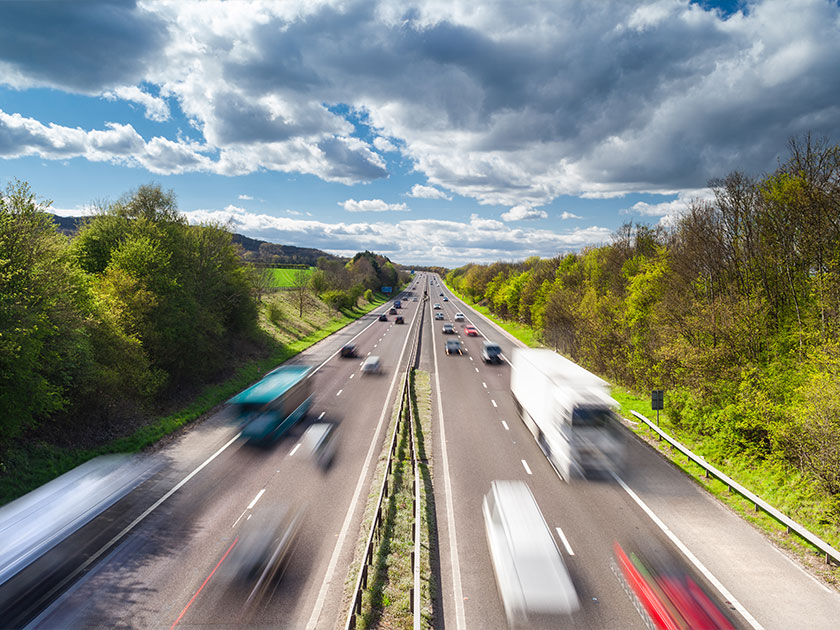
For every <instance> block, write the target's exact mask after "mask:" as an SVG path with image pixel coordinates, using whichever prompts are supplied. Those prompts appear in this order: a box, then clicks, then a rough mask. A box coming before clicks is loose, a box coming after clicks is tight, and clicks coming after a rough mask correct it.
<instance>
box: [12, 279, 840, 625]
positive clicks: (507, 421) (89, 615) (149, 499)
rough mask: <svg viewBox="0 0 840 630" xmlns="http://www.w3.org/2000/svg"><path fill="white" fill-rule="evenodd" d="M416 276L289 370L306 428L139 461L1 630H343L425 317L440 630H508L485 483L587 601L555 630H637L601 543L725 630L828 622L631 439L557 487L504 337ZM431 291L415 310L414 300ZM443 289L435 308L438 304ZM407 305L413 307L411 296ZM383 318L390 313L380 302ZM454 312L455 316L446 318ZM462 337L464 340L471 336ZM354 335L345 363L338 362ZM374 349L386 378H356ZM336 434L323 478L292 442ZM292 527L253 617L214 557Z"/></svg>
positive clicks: (206, 442)
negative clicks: (278, 570)
mask: <svg viewBox="0 0 840 630" xmlns="http://www.w3.org/2000/svg"><path fill="white" fill-rule="evenodd" d="M423 276H424V277H423V278H422V279H421V278H418V279H417V280H415V285H416V286H415V287H414V288H413V289H411V291H412V294H410V295H408V296H406V298H407V299H404V300H403V309H402V310H401V312H400V314H402V315H403V317H404V318H405V320H406V324H405V325H396V324H394V321H393V320H394V317H393V316H389V317H388V319H389V321H388V322H380V321H378V320H377V315H378V314H379V313H380V312H382V311H383V310H385V309H387V306H386V307H382V308H380V309H378V310H377V311H376V312H374V313H371V314H370V315H368V316H365V317H364V318H362V319H361V320H359V321H357V322H354V323H353V324H351V325H349V326H348V327H346V328H345V329H344V330H342V331H341V332H339V333H337V334H335V335H333V336H331V337H330V338H328V339H326V340H324V341H322V342H320V343H319V344H316V346H313V347H312V348H310V349H309V350H307V351H305V352H304V353H302V354H301V355H299V356H298V357H296V358H295V359H294V360H293V361H292V362H294V363H306V364H309V365H312V366H314V367H317V370H316V372H315V374H314V376H312V378H313V379H314V385H315V387H314V391H315V399H314V403H313V406H312V408H311V410H310V413H309V414H308V416H307V418H306V420H305V421H304V422H302V423H301V424H300V425H299V426H297V427H295V428H294V429H293V430H292V432H291V433H289V434H287V435H286V436H284V437H283V438H281V440H280V441H279V442H278V443H277V444H275V445H274V446H273V447H270V448H255V447H252V446H250V445H248V444H245V443H243V442H242V440H241V439H237V430H236V429H235V428H234V427H233V426H232V425H230V424H229V423H228V422H227V418H226V417H225V413H224V412H220V413H218V414H216V415H214V416H213V417H211V418H209V419H207V420H206V421H204V422H202V423H200V424H197V425H196V426H194V427H192V428H191V429H190V430H189V431H187V432H185V433H184V434H183V435H182V436H181V437H179V438H178V439H177V440H174V441H173V442H172V443H171V444H169V445H168V446H166V447H165V448H162V449H161V450H160V451H159V452H157V453H155V454H153V455H150V456H148V457H149V458H151V459H154V460H155V463H156V464H157V465H158V466H159V469H158V470H157V472H156V473H155V474H153V475H152V476H151V477H150V478H149V479H148V480H146V481H145V482H144V483H142V484H141V485H140V486H138V488H137V489H136V490H134V491H133V492H132V493H131V494H129V495H128V496H127V497H126V498H125V499H123V500H122V501H120V502H119V503H117V504H116V505H114V506H113V507H112V508H110V509H109V510H107V511H106V512H105V513H103V514H102V515H101V516H100V517H99V518H97V519H95V520H94V521H92V522H91V523H89V524H88V525H87V526H85V527H84V528H82V529H81V530H79V531H78V532H77V533H75V534H74V535H73V536H71V537H70V538H69V539H67V540H66V541H65V542H64V543H62V544H61V545H59V546H58V547H56V548H55V549H54V550H53V551H52V552H50V553H48V554H46V555H45V556H44V557H43V558H41V559H40V560H39V561H38V562H36V563H35V564H34V565H32V566H31V567H29V569H27V570H26V571H24V572H22V573H21V574H20V575H19V576H17V578H15V579H14V580H12V581H10V582H9V583H7V584H5V585H3V586H2V587H0V602H3V601H5V602H7V603H8V602H10V601H12V600H15V601H16V604H15V606H12V607H6V608H4V609H3V610H2V613H0V614H2V619H3V622H2V624H0V625H4V626H6V625H7V626H9V627H19V626H23V625H27V624H28V626H29V627H33V628H170V629H171V628H176V627H184V628H187V627H193V628H204V627H225V628H227V627H272V628H327V629H331V628H335V627H343V623H344V620H345V619H346V615H347V609H346V608H347V603H346V602H344V601H343V600H342V596H343V593H344V586H345V582H346V581H347V580H348V579H351V580H352V579H353V578H354V577H355V576H348V571H349V566H350V563H351V560H352V555H353V550H354V548H355V546H356V543H357V540H358V537H359V535H360V522H361V517H362V514H361V512H362V509H363V506H364V502H365V500H366V499H367V496H368V493H369V492H370V484H371V477H372V473H373V468H374V466H375V461H376V457H377V456H378V455H379V452H380V449H381V445H382V442H383V440H384V439H385V428H386V425H387V422H388V419H389V418H390V415H391V410H392V408H393V405H394V402H395V396H396V390H397V380H398V378H399V375H400V374H401V373H402V372H403V371H404V370H405V369H406V365H405V362H406V361H407V358H408V355H409V350H410V348H409V347H408V333H409V330H410V329H411V325H412V322H413V321H414V318H416V317H422V318H424V321H423V324H424V325H423V329H422V330H423V334H422V337H421V347H420V353H419V357H418V360H419V363H420V367H421V369H425V370H428V371H429V372H430V373H431V375H432V381H431V383H432V400H433V414H434V417H433V427H434V428H433V435H432V440H433V462H434V463H433V465H434V492H435V499H436V505H437V517H438V545H439V553H440V592H441V598H442V607H441V610H439V611H438V617H437V622H438V623H437V627H440V628H444V627H445V628H453V629H458V630H460V629H463V628H504V627H507V623H506V619H505V615H504V609H503V607H502V605H501V602H500V599H499V594H498V590H497V588H496V582H495V576H494V573H493V568H492V565H491V563H490V558H489V553H488V549H487V543H486V540H485V533H484V522H483V517H482V512H481V501H482V497H483V496H484V494H485V493H487V491H488V490H489V488H490V483H491V481H493V480H496V479H513V480H521V481H524V482H526V483H527V484H528V485H529V487H530V488H531V490H532V492H533V494H534V497H535V498H536V500H537V502H538V504H539V506H540V509H541V510H542V512H543V515H544V516H545V519H546V521H547V524H548V525H549V528H550V529H551V531H552V534H553V535H554V536H555V540H556V543H557V545H558V548H559V549H560V550H561V553H562V555H563V559H564V561H565V563H566V565H567V567H568V569H569V572H570V574H571V576H572V579H573V581H574V584H575V587H576V589H577V591H578V595H579V598H580V600H581V609H580V610H579V611H578V612H577V613H575V614H574V615H573V616H571V617H569V618H567V619H566V620H565V624H563V625H562V626H561V627H567V628H592V629H596V628H598V629H612V628H616V629H633V628H644V627H645V626H644V624H643V622H642V619H641V617H640V616H639V614H638V612H637V611H636V610H635V609H634V607H633V605H632V603H631V601H630V599H629V598H628V596H627V595H626V593H625V592H624V590H623V589H622V587H621V585H620V583H619V581H618V580H617V579H616V577H615V575H614V574H613V571H612V568H611V558H612V545H613V542H614V541H618V542H620V543H621V544H622V545H623V546H625V548H628V549H631V550H638V551H642V552H644V554H645V555H646V556H647V557H650V558H654V559H657V560H661V561H663V562H665V561H667V562H668V563H670V564H675V565H678V566H681V567H682V568H683V569H684V570H685V571H686V572H687V573H689V574H691V575H692V576H693V578H694V579H695V580H696V581H697V582H698V583H700V584H701V585H702V586H703V587H704V588H705V590H706V591H707V593H709V594H710V596H712V597H713V599H715V601H716V602H717V604H718V606H719V607H720V608H721V609H722V610H724V611H726V612H727V614H728V615H729V616H730V618H731V619H732V621H733V623H734V625H735V627H738V628H766V629H767V630H770V629H776V628H779V629H782V628H784V629H789V628H818V629H821V628H826V629H827V628H836V627H837V619H838V618H840V597H838V595H837V593H835V592H833V591H830V590H828V589H827V588H825V587H824V586H822V585H821V584H819V583H818V582H817V581H816V580H814V579H813V578H811V577H810V576H809V575H807V574H805V572H804V571H802V570H801V569H800V568H799V567H798V566H796V565H795V564H794V563H792V562H791V561H790V560H788V559H787V558H786V557H785V556H784V555H782V554H781V553H780V552H779V551H777V550H776V549H775V548H774V547H772V546H771V545H770V544H769V543H768V542H766V541H765V539H764V538H763V537H762V536H761V535H759V534H758V533H757V532H755V531H754V530H753V529H752V528H751V527H750V526H749V525H747V524H745V523H743V522H742V521H741V520H740V519H738V518H737V517H736V516H734V515H733V514H732V513H730V512H729V511H728V510H726V509H724V508H722V507H721V506H720V505H719V504H718V503H716V502H715V501H714V500H712V499H711V498H710V497H708V495H706V494H705V493H704V492H703V491H702V490H700V489H698V488H697V487H696V485H695V484H694V483H693V482H691V481H690V480H689V479H687V478H686V477H685V476H684V475H683V474H682V473H681V472H679V471H678V470H677V469H675V468H674V467H672V466H671V465H670V464H668V463H667V462H664V461H663V460H662V458H661V457H660V456H659V455H657V454H656V453H655V452H654V451H653V450H651V449H650V448H648V447H647V446H645V445H643V444H641V443H639V442H638V441H636V440H635V439H634V438H632V437H630V435H629V432H628V436H627V452H628V457H627V466H626V469H625V470H624V471H623V472H622V473H621V475H620V476H619V477H618V478H612V477H609V478H602V479H592V480H585V481H579V482H576V483H571V484H567V483H566V482H565V481H563V480H561V479H560V478H559V477H558V475H557V474H556V472H555V471H554V469H553V468H552V466H551V465H550V464H549V463H548V461H547V460H546V459H545V457H544V456H543V454H542V452H541V451H540V449H539V447H538V446H537V444H536V443H535V441H534V439H533V437H532V436H531V434H530V433H529V432H528V430H527V429H526V428H525V426H524V425H523V424H522V422H521V420H520V419H519V417H518V415H517V412H516V409H515V408H514V404H513V400H512V398H511V395H510V387H509V380H510V372H509V370H510V366H509V364H508V363H507V362H503V363H502V364H501V365H485V364H484V363H483V362H482V361H481V358H480V353H481V344H482V342H483V341H484V339H487V338H489V339H492V340H493V341H496V342H497V343H499V345H500V346H501V347H502V349H503V353H504V354H505V355H506V356H507V357H509V356H510V353H511V351H512V349H513V347H514V346H516V345H518V342H516V341H515V340H513V339H512V338H511V337H509V336H508V335H507V334H506V333H504V332H503V331H501V330H500V329H498V328H497V327H496V326H495V325H494V324H492V323H490V322H489V321H487V320H486V319H485V318H484V317H482V316H481V315H480V314H478V313H476V312H474V311H472V309H470V308H468V307H467V306H466V305H465V304H463V303H461V302H460V301H459V300H457V299H456V298H455V297H454V296H453V295H452V294H451V293H450V292H449V291H448V290H447V289H446V288H444V287H443V286H442V283H441V282H440V279H439V278H434V280H433V281H434V282H435V285H434V286H429V284H428V282H429V277H430V276H429V274H423ZM424 289H425V290H428V291H429V300H428V301H427V302H424V301H423V299H422V296H423V291H424ZM441 292H443V293H444V294H445V295H446V296H447V297H449V301H446V302H444V301H443V298H442V297H441V296H440V295H439V293H441ZM414 296H418V297H419V298H420V299H419V300H418V301H417V302H414V301H413V300H412V297H414ZM435 302H438V303H440V304H441V307H442V308H441V311H442V312H443V313H444V314H445V318H446V319H445V321H447V322H450V323H453V324H454V325H455V328H456V335H454V337H455V338H458V339H460V340H461V341H462V343H463V344H464V347H465V350H466V352H465V353H464V354H463V355H457V354H456V355H451V356H449V355H446V354H445V353H444V349H443V348H444V341H445V339H448V338H452V337H453V335H444V334H443V333H442V331H441V325H442V324H443V323H444V322H441V321H437V320H433V318H432V317H433V312H434V311H433V309H432V304H434V303H435ZM388 306H390V305H388ZM456 311H461V312H464V313H465V314H466V315H467V321H466V322H454V313H455V312H456ZM466 323H473V324H474V325H475V326H476V327H477V328H478V329H479V333H480V334H479V336H478V337H467V336H465V335H464V333H463V325H464V324H466ZM350 340H352V341H353V343H355V344H356V345H357V347H358V350H359V356H358V357H356V358H352V359H344V358H341V357H339V356H337V354H336V353H337V351H338V349H339V348H340V347H341V346H342V345H343V344H344V343H347V342H348V341H350ZM368 355H377V356H379V357H381V361H382V366H383V371H382V373H381V374H380V375H364V376H363V375H362V374H361V372H360V365H361V362H362V360H363V359H364V358H365V357H366V356H368ZM317 420H325V421H331V422H336V423H338V427H339V428H338V430H339V435H338V438H337V439H338V452H337V458H336V460H335V462H334V464H333V465H332V466H331V467H330V468H329V469H327V470H322V469H320V468H318V467H317V466H315V464H314V463H313V462H312V461H310V459H309V458H308V457H307V456H306V454H305V453H304V451H303V450H302V449H301V447H300V437H301V435H302V433H303V431H304V430H305V429H306V427H307V426H308V425H309V424H310V423H311V422H313V421H317ZM283 508H288V509H290V510H293V511H298V512H299V513H300V514H301V519H302V520H301V523H302V524H301V527H300V530H299V531H300V534H299V536H298V544H297V546H296V547H295V549H294V553H293V555H292V556H291V559H290V561H289V564H288V566H287V567H286V570H285V574H284V576H283V579H282V581H280V582H279V584H276V585H275V586H274V587H272V589H270V591H269V592H267V593H265V594H264V595H263V597H262V598H261V599H259V600H258V601H257V602H255V603H251V604H248V605H246V600H247V599H248V596H249V592H248V589H244V590H243V589H242V588H239V587H235V586H234V585H232V584H231V582H230V581H229V580H227V579H226V578H225V575H226V574H225V567H226V566H227V565H226V564H225V562H226V561H227V558H228V557H229V553H230V551H231V549H233V548H234V547H235V545H236V544H237V541H238V536H239V533H240V532H241V530H242V528H243V524H244V523H246V522H247V521H248V519H250V518H259V517H261V516H264V515H265V512H264V511H272V512H276V511H278V510H280V509H283Z"/></svg>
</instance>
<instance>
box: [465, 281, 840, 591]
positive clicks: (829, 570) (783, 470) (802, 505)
mask: <svg viewBox="0 0 840 630" xmlns="http://www.w3.org/2000/svg"><path fill="white" fill-rule="evenodd" d="M449 289H450V290H451V291H452V292H453V293H454V294H455V295H457V296H458V297H459V298H461V299H462V300H463V301H464V302H466V303H468V304H470V305H471V306H472V307H473V308H475V309H476V310H477V311H479V312H480V313H482V314H483V315H485V316H486V317H487V318H488V319H491V320H493V321H494V322H495V323H497V324H498V325H499V326H501V327H502V328H504V329H505V330H506V331H508V332H509V333H510V334H512V335H513V336H514V337H516V338H517V339H519V340H520V341H522V342H523V343H525V344H526V345H528V346H532V347H537V346H539V345H540V343H539V341H538V340H537V339H536V335H535V331H534V330H533V329H531V328H529V327H527V326H523V325H521V324H518V323H516V322H510V321H507V320H503V319H500V318H499V317H497V316H496V315H494V314H492V313H491V312H490V310H489V309H488V308H487V307H485V306H479V305H477V304H475V303H474V302H473V301H472V300H470V299H469V298H468V297H466V296H465V295H461V294H460V293H458V292H457V291H454V290H453V289H452V288H451V287H449ZM612 395H613V397H614V398H615V399H616V400H617V401H618V402H619V403H620V404H621V413H622V415H624V416H625V417H626V418H628V419H629V420H630V421H631V422H630V423H629V428H630V429H631V430H633V431H634V432H635V433H636V434H637V435H638V436H640V437H641V438H642V439H643V440H645V441H646V442H647V443H648V444H649V445H650V446H651V447H653V448H655V449H657V450H658V451H659V452H660V453H662V454H663V455H664V456H665V457H666V458H668V459H669V460H670V461H671V462H672V463H673V464H674V465H675V466H677V467H678V468H680V469H681V470H683V471H684V472H685V473H686V474H687V475H688V476H689V477H691V478H692V479H693V480H694V481H695V482H697V483H698V484H699V485H701V486H703V487H704V488H705V489H706V490H707V491H708V492H710V493H711V494H713V495H714V496H715V497H717V498H718V499H719V500H720V501H721V502H722V503H724V504H725V505H727V506H728V507H729V508H730V509H732V510H733V511H734V512H735V513H737V514H738V515H739V516H740V517H741V518H743V519H744V520H746V521H748V522H750V523H752V524H753V525H754V526H756V527H757V528H759V529H761V530H762V531H763V532H764V533H765V534H767V535H768V537H769V538H771V539H772V540H773V541H774V542H775V543H776V544H777V545H779V546H780V547H783V548H784V549H787V550H788V551H790V552H792V553H793V554H795V555H796V556H797V557H798V558H799V559H800V560H801V561H802V562H803V563H805V564H807V565H808V566H809V567H810V568H811V569H812V571H814V572H815V573H817V574H819V575H820V576H821V577H822V578H823V579H824V580H825V581H826V582H828V583H829V584H831V585H833V586H834V587H840V568H838V567H833V566H827V565H826V564H825V563H824V561H823V557H822V555H820V553H818V552H817V550H816V549H815V548H813V547H812V546H811V545H810V544H808V543H806V542H804V541H803V540H801V539H800V538H799V537H797V536H796V535H790V534H788V533H787V531H786V528H785V527H784V526H782V525H780V524H779V523H777V522H776V521H775V520H774V519H773V518H771V517H770V516H768V515H766V514H765V513H764V512H756V511H755V507H754V506H753V504H752V503H750V502H748V501H746V500H745V499H743V498H742V497H740V496H739V495H737V494H734V493H730V492H729V489H728V488H727V486H726V485H725V484H723V483H722V482H720V481H718V480H716V479H708V478H706V476H705V474H704V472H703V470H702V469H701V468H700V467H699V466H697V465H696V464H694V463H692V462H690V460H688V458H687V457H685V456H684V455H683V454H682V453H680V452H679V451H676V450H675V449H673V448H671V446H670V445H669V444H668V443H667V442H664V441H661V440H659V439H658V436H657V435H656V434H655V433H654V432H653V431H651V430H650V429H649V428H648V427H647V426H646V425H645V424H644V423H642V422H635V421H634V420H635V417H634V416H632V415H631V413H630V411H631V410H634V411H636V412H638V413H640V414H642V415H643V416H645V417H647V418H649V419H651V420H655V419H656V412H655V411H653V410H652V409H651V402H650V398H649V396H641V395H639V394H638V393H636V392H631V391H629V390H627V389H625V388H622V387H618V386H616V387H614V388H613V392H612ZM659 422H660V427H661V428H662V429H663V430H664V431H666V432H667V433H668V434H669V435H671V436H672V437H673V438H674V439H676V440H677V441H679V442H681V443H682V444H683V445H684V446H686V447H687V448H689V449H690V450H691V451H693V452H694V453H696V454H697V455H700V456H701V457H703V458H705V459H706V461H708V462H709V463H710V464H712V465H713V466H715V467H716V468H718V469H719V470H720V471H722V472H723V473H725V474H727V475H728V476H729V477H731V478H732V479H734V480H735V481H737V482H738V483H740V484H741V485H742V486H744V487H745V488H747V489H749V490H751V491H752V492H753V493H755V494H756V495H758V496H759V497H761V498H762V499H764V500H765V501H767V502H768V503H769V504H770V505H772V506H774V507H775V508H776V509H778V510H779V511H781V512H782V513H784V514H787V515H788V516H789V517H790V518H792V519H793V520H794V521H796V522H798V523H799V524H800V525H802V526H803V527H805V528H806V529H808V530H810V531H811V532H813V533H814V534H816V535H817V536H819V537H820V538H822V539H823V540H825V541H826V542H827V543H828V544H830V545H832V546H833V547H835V548H840V531H838V530H837V528H834V527H831V526H830V525H829V523H827V521H826V518H825V514H826V511H827V506H825V505H823V504H822V503H821V502H820V501H819V500H818V499H817V498H815V497H816V496H817V495H816V493H815V492H814V485H813V482H812V481H810V480H808V479H806V478H804V477H803V476H802V474H801V473H800V472H799V471H797V470H796V469H795V468H794V467H792V466H789V465H785V464H783V463H781V462H777V463H775V464H772V465H768V464H767V462H758V461H754V460H748V459H746V460H745V459H740V458H727V459H720V458H719V457H716V453H715V452H712V451H711V450H710V448H709V447H708V445H706V444H704V442H703V440H702V439H698V438H697V437H696V436H692V435H690V434H688V433H686V432H685V431H681V430H680V429H679V428H678V427H675V426H674V425H673V424H672V423H671V421H670V419H669V418H668V415H667V414H666V413H664V412H660V413H659Z"/></svg>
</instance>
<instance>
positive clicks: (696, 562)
mask: <svg viewBox="0 0 840 630" xmlns="http://www.w3.org/2000/svg"><path fill="white" fill-rule="evenodd" d="M610 474H611V475H612V476H613V478H614V479H615V480H616V481H617V482H618V484H619V485H620V486H621V487H622V488H624V491H625V492H626V493H627V494H629V495H630V498H631V499H633V501H635V502H636V505H638V506H639V507H640V508H642V511H643V512H644V513H645V514H647V515H648V516H649V517H650V520H652V521H653V522H654V523H655V524H656V526H657V527H659V529H661V530H662V533H664V534H665V535H666V536H667V537H668V539H669V540H670V541H671V542H672V543H674V546H675V547H677V549H679V550H680V551H682V553H683V555H684V556H685V557H686V558H687V559H688V561H689V562H691V564H693V565H694V567H695V568H696V569H697V570H698V571H700V573H702V574H703V577H705V578H706V579H707V580H708V581H709V583H710V584H711V585H712V586H714V587H715V588H716V589H717V590H718V592H719V593H720V594H721V595H722V596H723V599H724V600H726V601H728V602H729V603H731V604H732V606H733V607H734V608H735V610H737V611H738V612H739V613H741V616H742V617H743V618H744V619H745V620H746V622H747V623H748V624H750V626H752V627H753V628H754V629H755V630H764V626H762V625H761V624H760V623H758V621H756V619H755V617H753V616H752V615H751V614H750V613H749V612H748V611H747V609H746V608H744V607H743V605H741V602H739V601H738V600H737V599H735V596H734V595H732V593H730V592H729V590H728V589H727V588H726V587H725V586H724V585H723V584H721V582H720V580H718V579H717V578H716V577H715V576H714V575H713V574H712V572H711V571H709V570H708V569H707V568H706V566H705V565H704V564H703V563H702V562H700V560H699V559H698V558H697V556H695V555H694V554H693V553H691V550H690V549H689V548H688V547H686V546H685V544H684V543H683V541H681V540H680V539H679V538H677V535H676V534H675V533H674V532H672V531H671V529H670V528H669V527H668V526H667V525H666V524H665V523H664V522H663V521H662V519H660V518H659V517H658V516H657V515H656V514H654V513H653V510H651V509H650V508H649V507H648V506H647V504H646V503H645V502H644V501H642V500H641V499H640V498H639V496H638V495H637V494H636V493H635V492H633V490H632V489H631V488H630V486H628V485H627V484H626V483H624V480H623V479H622V478H621V477H619V476H618V475H616V474H615V473H614V472H612V471H611V472H610Z"/></svg>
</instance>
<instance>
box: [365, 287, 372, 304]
mask: <svg viewBox="0 0 840 630" xmlns="http://www.w3.org/2000/svg"><path fill="white" fill-rule="evenodd" d="M365 301H366V302H373V291H372V290H371V289H367V290H366V291H365Z"/></svg>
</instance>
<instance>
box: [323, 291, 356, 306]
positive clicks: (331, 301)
mask: <svg viewBox="0 0 840 630" xmlns="http://www.w3.org/2000/svg"><path fill="white" fill-rule="evenodd" d="M321 299H322V300H324V302H326V303H327V304H328V305H329V306H330V308H332V309H333V310H336V311H340V310H342V309H346V308H350V306H351V300H350V296H349V295H347V292H346V291H341V290H340V289H333V290H332V291H327V292H325V293H324V294H323V295H322V296H321Z"/></svg>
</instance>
